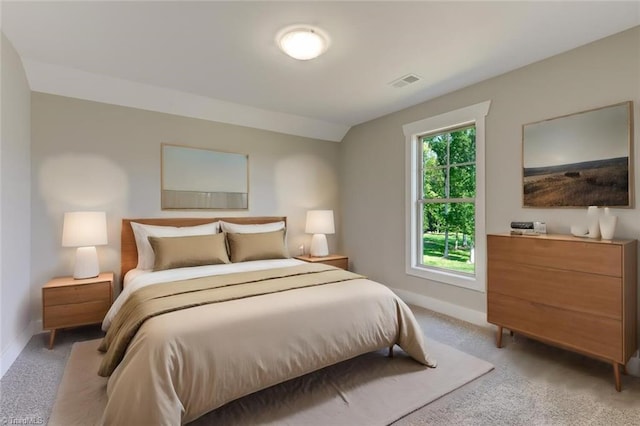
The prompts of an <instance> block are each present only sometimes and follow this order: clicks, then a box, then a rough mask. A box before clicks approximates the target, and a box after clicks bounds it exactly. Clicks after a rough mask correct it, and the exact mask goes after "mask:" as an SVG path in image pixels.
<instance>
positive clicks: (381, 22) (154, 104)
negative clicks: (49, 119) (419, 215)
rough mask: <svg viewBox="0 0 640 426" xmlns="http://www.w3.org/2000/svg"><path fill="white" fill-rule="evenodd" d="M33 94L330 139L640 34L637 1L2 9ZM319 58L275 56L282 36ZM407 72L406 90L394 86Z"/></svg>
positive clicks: (94, 4) (11, 5)
mask: <svg viewBox="0 0 640 426" xmlns="http://www.w3.org/2000/svg"><path fill="white" fill-rule="evenodd" d="M1 14H2V32H3V33H4V34H5V35H6V36H7V38H8V39H9V40H10V41H11V43H12V44H13V46H14V47H15V49H16V50H17V52H18V54H19V55H20V56H21V58H22V60H23V64H24V67H25V71H26V74H27V78H28V80H29V84H30V86H31V89H32V90H34V91H41V92H46V93H54V94H59V95H64V96H71V97H77V98H83V99H90V100H97V101H101V102H109V103H113V104H118V105H126V106H132V107H137V108H144V109H150V110H156V111H163V112H169V113H174V114H180V115H185V116H192V117H198V118H206V119H211V120H214V121H222V122H228V123H233V124H239V125H245V126H250V127H256V128H263V129H268V130H274V131H279V132H283V133H290V134H296V135H302V136H308V137H314V138H320V139H326V140H330V141H340V140H341V139H342V138H343V136H344V134H345V133H346V132H347V131H348V129H349V128H350V127H351V126H353V125H356V124H359V123H362V122H366V121H368V120H371V119H374V118H377V117H380V116H383V115H385V114H388V113H391V112H394V111H397V110H400V109H403V108H406V107H409V106H411V105H415V104H418V103H420V102H424V101H427V100H429V99H433V98H435V97H437V96H440V95H442V94H445V93H448V92H451V91H453V90H457V89H460V88H463V87H465V86H468V85H471V84H473V83H476V82H479V81H482V80H485V79H487V78H490V77H493V76H496V75H499V74H502V73H504V72H507V71H510V70H513V69H516V68H519V67H522V66H524V65H527V64H530V63H532V62H536V61H539V60H541V59H544V58H547V57H549V56H552V55H555V54H558V53H561V52H564V51H567V50H570V49H572V48H575V47H578V46H581V45H584V44H587V43H589V42H592V41H594V40H597V39H600V38H603V37H606V36H608V35H611V34H614V33H617V32H620V31H623V30H626V29H628V28H631V27H633V26H637V25H640V2H639V1H631V2H609V1H600V2H582V1H551V2H540V1H532V2H526V1H518V2H516V1H513V2H482V1H471V2H458V1H443V2H433V1H424V2H420V1H412V2H402V1H375V2H366V1H355V2H343V1H334V2H329V1H313V2H311V1H307V2H291V1H284V2H271V1H257V2H248V1H233V2H221V1H211V2H206V1H196V2H187V1H158V2H154V1H138V2H130V1H124V2H114V1H104V2H100V1H75V2H58V1H44V2H33V1H18V2H12V1H2V11H1ZM296 23H305V24H312V25H316V26H318V27H320V28H322V29H324V30H325V31H326V32H327V33H328V34H329V36H330V38H331V46H330V48H329V50H328V51H327V52H326V53H325V54H324V55H322V56H320V57H319V58H317V59H314V60H311V61H296V60H294V59H291V58H289V57H288V56H285V55H284V54H283V53H282V52H281V51H280V50H278V48H277V47H276V44H275V40H274V37H275V34H276V33H277V32H278V30H280V29H281V28H282V27H285V26H288V25H291V24H296ZM407 74H415V75H417V76H419V77H420V78H421V79H420V80H418V81H417V82H415V83H412V84H409V85H405V86H403V87H399V88H396V87H393V86H392V85H390V83H391V82H393V81H394V80H396V79H398V78H401V77H403V76H406V75H407Z"/></svg>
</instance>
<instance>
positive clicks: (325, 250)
mask: <svg viewBox="0 0 640 426" xmlns="http://www.w3.org/2000/svg"><path fill="white" fill-rule="evenodd" d="M328 254H329V246H328V245H327V236H326V235H325V234H313V237H312V238H311V247H310V248H309V255H310V256H314V257H323V256H327V255H328Z"/></svg>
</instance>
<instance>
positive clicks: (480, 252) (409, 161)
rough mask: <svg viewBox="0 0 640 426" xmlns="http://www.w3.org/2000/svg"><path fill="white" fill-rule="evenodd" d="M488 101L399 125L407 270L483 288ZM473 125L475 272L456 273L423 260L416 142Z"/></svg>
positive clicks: (418, 161) (439, 279) (433, 278)
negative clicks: (403, 139) (402, 144)
mask: <svg viewBox="0 0 640 426" xmlns="http://www.w3.org/2000/svg"><path fill="white" fill-rule="evenodd" d="M490 106H491V101H485V102H481V103H478V104H475V105H471V106H468V107H465V108H460V109H457V110H454V111H450V112H446V113H443V114H440V115H436V116H433V117H429V118H425V119H423V120H418V121H414V122H413V123H408V124H405V125H404V126H402V130H403V132H404V135H405V137H406V144H405V175H406V185H405V188H406V197H405V198H406V240H405V259H406V264H405V266H406V273H407V274H408V275H412V276H416V277H419V278H424V279H428V280H431V281H436V282H440V283H445V284H451V285H455V286H459V287H464V288H468V289H471V290H476V291H480V292H485V291H486V275H487V272H486V268H487V266H486V265H487V255H486V254H487V249H486V247H487V234H486V231H485V228H486V223H485V222H486V219H485V154H484V152H485V117H486V116H487V114H488V113H489V107H490ZM470 124H475V127H476V196H475V230H476V234H475V236H474V242H475V244H474V256H475V274H474V275H473V276H470V275H469V274H465V273H456V272H455V271H452V270H446V271H445V270H442V269H435V268H429V267H428V266H426V265H423V264H422V259H421V256H422V249H421V248H422V236H421V233H422V232H421V231H422V230H421V229H418V228H419V227H421V220H420V217H421V216H420V215H421V214H422V211H421V208H420V207H421V204H420V203H419V202H418V200H417V194H418V188H419V187H421V186H419V185H422V175H421V172H420V170H421V167H420V162H421V161H422V159H421V158H418V153H419V152H420V150H419V149H418V147H419V146H418V144H420V143H422V138H423V137H424V136H425V135H427V134H433V133H437V132H441V131H446V130H448V129H453V128H456V127H462V126H464V125H470Z"/></svg>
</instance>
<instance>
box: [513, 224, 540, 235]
mask: <svg viewBox="0 0 640 426" xmlns="http://www.w3.org/2000/svg"><path fill="white" fill-rule="evenodd" d="M511 235H539V234H538V232H537V231H536V230H535V229H534V227H533V222H511Z"/></svg>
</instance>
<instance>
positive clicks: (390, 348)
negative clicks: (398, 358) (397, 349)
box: [388, 345, 393, 358]
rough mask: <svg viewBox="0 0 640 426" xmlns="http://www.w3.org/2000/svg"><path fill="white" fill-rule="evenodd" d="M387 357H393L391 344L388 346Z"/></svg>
mask: <svg viewBox="0 0 640 426" xmlns="http://www.w3.org/2000/svg"><path fill="white" fill-rule="evenodd" d="M388 356H389V358H393V345H391V346H389V355H388Z"/></svg>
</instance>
